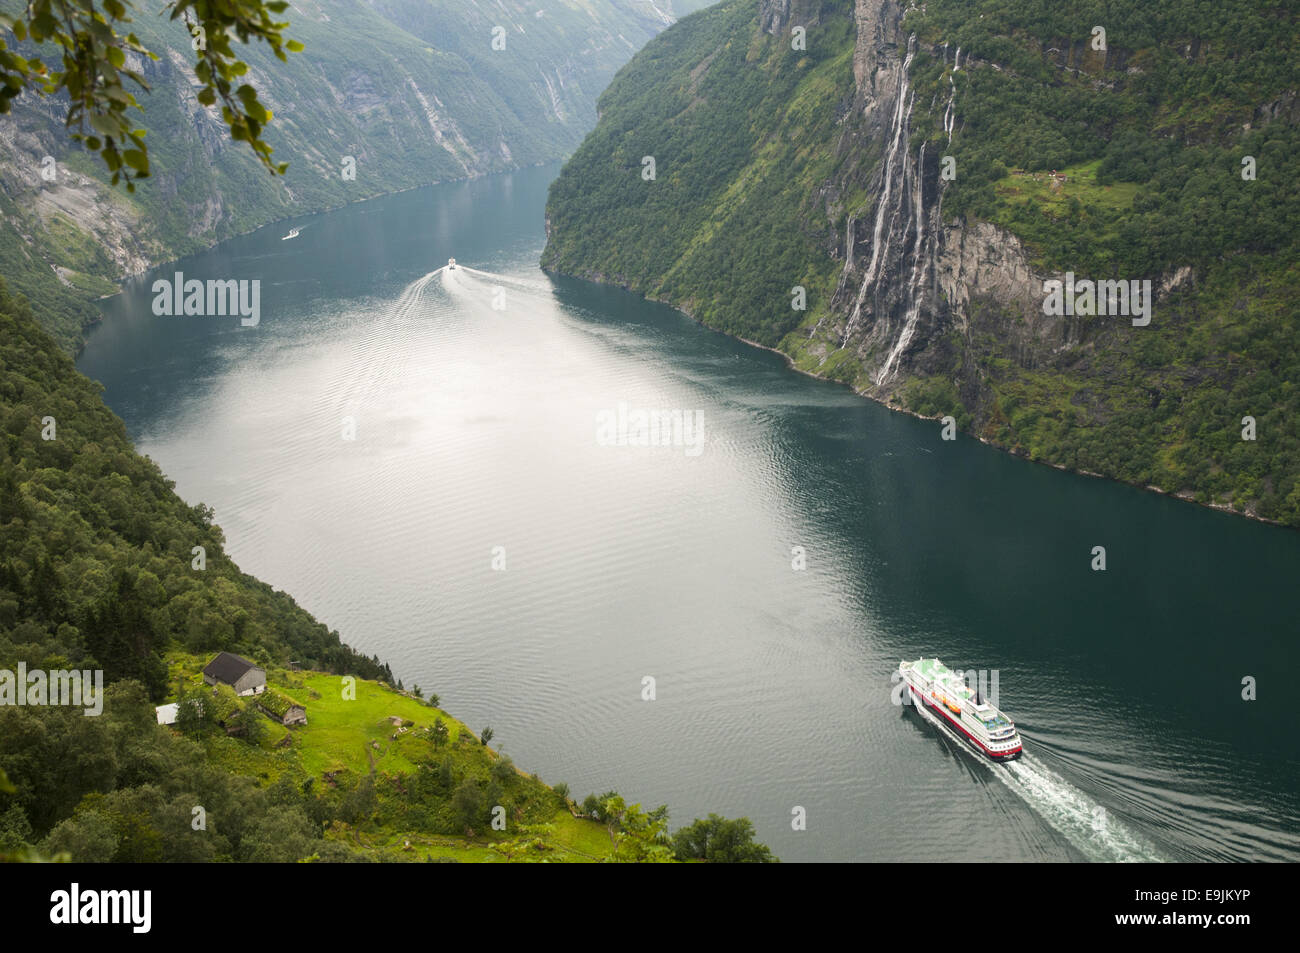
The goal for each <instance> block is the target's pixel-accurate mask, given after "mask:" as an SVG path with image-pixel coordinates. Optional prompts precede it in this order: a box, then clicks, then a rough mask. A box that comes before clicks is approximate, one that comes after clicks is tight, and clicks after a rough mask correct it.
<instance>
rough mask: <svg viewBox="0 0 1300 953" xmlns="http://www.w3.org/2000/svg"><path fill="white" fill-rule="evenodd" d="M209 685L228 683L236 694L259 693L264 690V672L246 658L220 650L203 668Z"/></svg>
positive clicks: (204, 677) (204, 676)
mask: <svg viewBox="0 0 1300 953" xmlns="http://www.w3.org/2000/svg"><path fill="white" fill-rule="evenodd" d="M203 681H205V682H207V683H208V684H209V685H217V684H221V685H229V686H230V687H231V688H233V689H234V690H235V694H236V695H260V694H262V692H264V691H266V672H265V671H263V670H262V669H260V668H258V667H257V666H256V665H254V664H253V663H252V662H250V661H249V660H248V659H246V658H240V657H239V656H238V655H231V654H230V653H229V652H222V653H221V654H220V655H218V656H217V657H216V658H214V659H213V660H212V661H211V662H209V663H208V664H207V667H206V668H204V669H203Z"/></svg>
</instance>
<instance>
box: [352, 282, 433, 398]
mask: <svg viewBox="0 0 1300 953" xmlns="http://www.w3.org/2000/svg"><path fill="white" fill-rule="evenodd" d="M442 270H443V269H442V268H437V269H435V270H433V271H431V272H429V273H428V274H427V275H422V276H421V277H419V278H417V279H415V281H412V282H411V283H410V284H409V285H407V286H406V287H405V288H404V289H402V293H401V294H400V295H399V296H398V298H397V300H396V301H395V302H393V304H392V305H391V306H390V307H388V308H386V309H384V311H383V312H382V313H381V316H380V319H379V320H378V321H376V322H375V327H373V328H372V329H371V332H370V333H371V336H372V339H373V338H374V337H377V338H379V340H380V341H381V342H382V341H383V339H384V336H385V335H386V336H387V342H386V343H387V345H388V346H372V347H367V348H366V350H365V352H364V357H363V359H362V360H360V361H358V362H357V364H355V365H354V366H353V370H352V374H351V375H350V376H349V379H348V381H347V383H346V384H344V385H343V386H342V387H340V388H339V390H338V393H339V396H340V397H341V399H342V403H343V405H344V406H346V407H349V408H352V409H360V408H362V407H366V406H367V405H368V403H369V400H370V396H371V395H372V394H373V393H374V392H375V391H376V389H382V388H383V387H386V386H387V384H388V382H389V381H390V380H391V379H392V378H393V376H394V375H395V374H396V373H397V372H398V371H399V370H400V364H401V363H402V362H403V360H404V358H405V356H406V349H405V348H403V347H401V346H400V341H399V340H398V334H399V332H398V330H397V329H398V327H399V326H400V325H401V324H402V323H403V322H405V321H406V320H407V319H408V318H409V317H410V316H411V315H412V314H413V313H414V312H415V309H416V308H417V307H418V305H419V302H420V296H421V295H422V294H423V293H424V290H425V288H427V287H428V286H429V282H431V281H432V280H433V279H434V278H435V277H437V275H438V273H439V272H441V271H442Z"/></svg>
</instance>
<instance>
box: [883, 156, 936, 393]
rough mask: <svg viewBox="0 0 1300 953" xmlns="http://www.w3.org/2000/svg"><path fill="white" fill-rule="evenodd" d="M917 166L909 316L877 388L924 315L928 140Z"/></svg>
mask: <svg viewBox="0 0 1300 953" xmlns="http://www.w3.org/2000/svg"><path fill="white" fill-rule="evenodd" d="M916 167H917V169H918V173H917V175H915V176H913V178H914V179H915V182H916V196H915V198H914V199H913V201H912V207H913V209H914V211H915V214H916V246H915V248H913V250H912V277H911V278H909V279H908V282H907V300H908V302H909V304H908V308H907V317H906V318H905V319H904V320H903V330H902V332H901V333H900V334H899V335H898V340H897V341H896V342H894V347H893V349H892V350H891V351H890V352H889V357H887V358H885V363H884V366H882V367H881V368H880V373H879V374H877V375H876V386H877V387H879V386H880V385H881V384H883V383H884V382H885V381H886V380H887V379H888V378H889V374H890V371H891V370H892V369H893V368H894V367H895V365H896V364H897V363H898V358H899V356H900V355H901V354H902V353H903V351H904V350H905V349H906V348H907V345H908V344H909V343H911V340H912V335H913V333H915V331H916V319H917V318H919V317H920V316H921V300H922V299H921V287H920V280H921V278H922V273H923V271H924V270H925V268H926V266H928V265H929V264H930V261H929V260H928V259H927V257H926V254H925V252H926V246H927V244H928V242H927V238H928V232H927V230H926V227H925V188H924V186H925V182H924V179H923V177H922V176H921V175H920V173H919V170H920V169H924V168H925V143H921V151H920V154H919V155H918V156H917V157H916ZM923 263H924V264H923Z"/></svg>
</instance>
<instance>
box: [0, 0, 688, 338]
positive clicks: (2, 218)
mask: <svg viewBox="0 0 1300 953" xmlns="http://www.w3.org/2000/svg"><path fill="white" fill-rule="evenodd" d="M696 5H698V4H697V2H696V0H680V2H678V3H677V4H672V3H663V2H661V3H646V2H645V0H612V2H610V3H602V4H600V5H598V6H597V7H596V8H594V9H593V8H590V7H589V6H588V5H587V4H586V3H585V2H580V0H561V2H558V3H554V4H550V5H548V7H547V9H545V10H538V9H536V5H535V4H532V3H531V2H527V0H493V2H487V0H429V2H428V3H426V4H419V5H415V4H409V3H390V2H387V0H373V2H371V0H304V2H303V3H300V4H298V5H295V7H294V9H293V10H292V11H291V12H290V13H288V14H286V17H287V18H288V19H289V21H290V28H289V30H287V31H286V32H287V33H288V35H290V36H291V37H293V38H295V39H298V40H301V41H302V42H304V43H305V45H306V50H305V51H304V52H303V53H301V54H296V55H294V56H291V57H290V58H289V61H288V62H287V63H280V62H279V61H277V60H275V59H274V58H273V57H272V56H270V55H269V54H267V52H266V51H265V50H264V49H262V48H260V47H259V46H258V45H257V44H253V45H251V46H250V47H249V48H248V49H247V51H243V52H241V55H242V56H243V57H244V58H245V59H246V60H247V63H248V74H247V78H248V81H249V82H251V83H252V84H253V85H255V86H256V87H257V88H258V89H259V91H260V93H261V96H262V100H263V102H264V103H265V104H266V105H267V107H268V108H269V109H271V111H272V112H273V114H274V117H275V118H274V121H273V122H272V124H271V126H270V127H269V128H268V134H267V135H268V141H269V142H270V143H271V145H272V146H273V147H274V148H275V150H276V153H275V158H276V160H284V161H287V162H288V163H289V172H288V174H287V175H286V176H285V177H283V178H273V177H271V176H269V175H268V174H267V173H266V172H265V170H263V169H261V168H260V167H258V166H257V164H256V163H255V162H254V161H253V158H252V153H251V151H250V150H248V149H247V148H244V147H243V146H241V145H240V144H237V143H233V142H232V141H231V139H230V136H229V132H228V130H227V129H226V128H225V127H224V125H223V124H222V123H221V122H220V120H219V115H218V113H217V111H216V110H215V109H205V108H203V107H201V106H200V105H199V104H198V102H197V100H196V99H195V92H196V87H195V85H194V77H193V56H192V52H191V51H190V50H189V44H188V38H187V37H186V35H185V32H184V30H183V28H181V27H179V26H178V25H177V24H175V23H170V22H169V21H166V20H162V21H157V22H155V20H154V18H149V19H148V21H147V22H145V21H142V22H140V23H139V24H136V25H135V29H136V30H137V32H138V33H139V35H140V37H141V39H142V41H143V42H144V45H145V46H146V47H147V48H149V49H151V50H153V51H154V52H156V53H158V54H159V56H158V59H156V60H150V59H144V58H141V57H136V56H134V55H132V56H131V59H132V62H130V63H128V64H127V65H128V66H130V67H131V68H133V69H136V70H137V71H139V72H140V73H141V74H142V75H143V76H144V77H145V79H146V80H147V82H148V84H149V92H148V93H147V94H146V93H143V92H141V93H139V95H138V99H139V100H140V102H141V104H142V105H143V106H144V117H143V119H142V120H141V123H142V125H143V126H145V128H146V129H148V130H149V132H150V135H149V136H148V138H147V140H146V141H147V142H148V143H149V145H150V153H151V166H152V172H153V174H152V176H151V178H149V179H147V180H144V181H142V182H141V183H140V184H139V185H138V187H137V191H136V193H135V194H134V195H131V196H127V195H126V194H125V193H124V192H123V191H122V190H120V189H114V188H112V187H110V186H109V185H108V184H107V178H108V176H107V175H106V174H105V172H104V170H103V168H102V166H101V165H100V164H98V163H97V162H96V161H95V160H94V159H92V158H91V157H89V156H86V155H85V154H83V153H82V152H81V151H80V150H79V149H77V148H76V147H74V146H73V145H72V144H71V143H70V141H69V139H68V137H67V134H66V130H65V129H64V118H65V116H66V106H64V105H60V104H59V103H58V102H57V101H54V102H49V101H45V100H42V99H39V98H37V97H33V96H23V97H21V98H20V99H19V100H18V101H17V103H16V106H15V109H14V112H13V113H12V114H11V115H9V116H6V117H4V122H3V124H0V264H3V266H4V273H5V278H6V279H7V280H8V282H9V284H10V286H11V288H13V289H14V290H18V291H21V292H23V293H24V294H26V295H27V296H28V297H29V298H33V299H46V300H47V303H50V302H54V301H55V300H56V299H58V300H57V304H56V306H55V307H54V308H49V309H46V310H45V311H44V312H43V313H45V314H47V315H48V314H50V313H53V312H57V313H59V314H61V315H63V317H62V318H61V319H60V320H59V321H58V324H59V326H57V327H55V326H51V327H50V328H49V330H52V331H54V332H55V333H56V336H57V337H58V338H59V339H60V341H61V343H64V344H65V345H69V346H75V345H76V342H77V340H78V338H79V334H80V327H79V325H80V324H81V323H82V322H83V321H85V320H86V319H87V318H89V317H91V316H93V311H92V310H90V309H89V308H88V307H87V306H86V305H85V303H84V302H85V299H86V294H85V292H87V291H90V292H92V295H93V294H102V293H105V292H107V291H110V290H111V289H112V282H114V281H116V280H117V279H119V278H121V277H122V276H125V275H129V274H133V273H137V272H139V271H142V270H144V269H146V268H148V267H150V266H151V265H154V264H157V263H159V262H161V261H165V260H168V259H170V258H174V257H178V256H181V255H184V254H188V253H191V252H193V251H196V250H197V249H199V248H201V247H205V246H207V245H210V244H212V243H214V242H217V241H220V240H222V239H224V238H228V237H230V236H232V235H235V234H239V233H241V232H246V231H248V230H250V229H252V228H256V227H258V226H260V225H263V224H265V223H267V222H270V221H274V220H277V219H282V218H286V217H289V216H293V215H298V214H303V213H308V212H313V211H318V210H321V209H324V208H329V207H333V206H337V205H341V204H344V203H346V202H352V201H357V200H360V199H364V198H368V197H371V196H375V195H379V194H383V193H386V192H392V191H397V190H401V189H406V188H412V187H415V186H419V185H424V184H428V183H431V182H437V181H447V180H450V179H456V178H461V177H466V176H475V175H482V174H486V173H491V172H498V171H503V170H506V169H510V168H516V167H518V166H521V165H530V164H535V163H538V162H544V161H548V160H552V159H556V158H559V157H560V156H562V155H563V154H564V153H565V152H566V151H568V150H569V149H571V148H572V147H573V146H574V145H575V144H576V143H577V142H578V141H579V140H580V138H581V136H582V135H583V133H584V132H585V131H586V130H587V129H588V128H589V127H590V125H591V124H592V123H593V122H594V121H595V118H596V117H595V101H596V97H597V95H598V94H599V92H600V91H601V90H602V89H603V88H604V86H605V84H606V83H607V82H608V80H609V78H610V77H611V76H612V75H613V73H614V72H615V70H616V69H617V68H618V67H619V66H621V65H622V64H623V63H624V62H625V61H626V60H627V59H628V58H629V57H630V56H631V55H632V54H633V53H635V52H636V50H637V48H639V47H640V46H641V45H642V44H643V43H644V42H645V41H646V40H648V39H649V38H650V37H652V36H653V35H654V34H655V33H657V32H659V31H660V30H662V29H663V28H664V27H666V26H668V25H669V24H671V23H672V22H673V16H672V13H671V12H670V11H673V10H678V11H680V10H688V9H690V8H692V7H694V6H696ZM495 31H502V34H501V36H500V42H501V43H503V44H504V49H498V48H495V47H494V45H493V44H494V37H495V36H496V35H497V34H496V32H495ZM498 45H500V44H498ZM25 52H27V51H25ZM345 157H349V158H350V160H351V161H352V163H353V167H354V169H355V175H353V176H352V177H351V178H348V177H346V176H345V175H344V174H343V173H342V170H343V166H344V164H345V163H344V159H345Z"/></svg>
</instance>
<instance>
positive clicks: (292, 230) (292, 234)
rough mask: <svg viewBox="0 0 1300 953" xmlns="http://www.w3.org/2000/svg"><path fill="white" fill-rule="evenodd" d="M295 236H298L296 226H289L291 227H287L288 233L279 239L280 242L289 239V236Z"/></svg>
mask: <svg viewBox="0 0 1300 953" xmlns="http://www.w3.org/2000/svg"><path fill="white" fill-rule="evenodd" d="M297 237H298V229H296V228H291V229H289V234H288V235H285V236H284V238H282V239H280V241H282V242H287V241H288V240H289V239H291V238H297Z"/></svg>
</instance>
